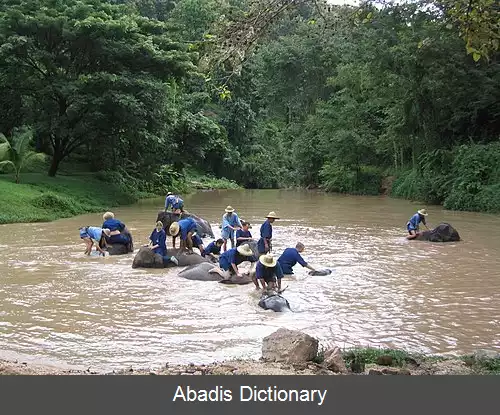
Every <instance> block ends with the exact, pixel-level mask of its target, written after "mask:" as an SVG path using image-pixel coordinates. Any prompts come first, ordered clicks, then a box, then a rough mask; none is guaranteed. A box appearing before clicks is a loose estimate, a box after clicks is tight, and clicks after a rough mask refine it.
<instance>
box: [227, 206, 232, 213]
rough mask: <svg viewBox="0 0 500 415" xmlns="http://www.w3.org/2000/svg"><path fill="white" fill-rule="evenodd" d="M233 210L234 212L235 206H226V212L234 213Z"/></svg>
mask: <svg viewBox="0 0 500 415" xmlns="http://www.w3.org/2000/svg"><path fill="white" fill-rule="evenodd" d="M232 212H234V208H233V207H232V206H228V207H227V208H226V213H232Z"/></svg>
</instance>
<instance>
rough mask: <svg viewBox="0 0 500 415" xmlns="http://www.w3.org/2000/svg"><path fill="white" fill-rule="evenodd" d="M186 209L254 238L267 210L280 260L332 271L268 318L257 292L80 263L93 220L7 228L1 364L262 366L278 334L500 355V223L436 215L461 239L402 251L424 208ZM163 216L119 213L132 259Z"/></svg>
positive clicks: (114, 261)
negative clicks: (265, 342)
mask: <svg viewBox="0 0 500 415" xmlns="http://www.w3.org/2000/svg"><path fill="white" fill-rule="evenodd" d="M185 204H186V208H187V209H188V210H189V211H191V212H193V213H196V214H198V215H199V216H202V217H204V218H206V219H207V220H209V221H210V222H211V223H212V224H213V229H214V232H215V234H216V237H217V236H219V235H220V230H219V227H218V225H219V223H220V217H221V215H222V213H223V210H224V208H225V207H226V205H228V204H230V205H232V206H233V207H235V208H236V209H237V212H238V214H239V215H240V217H241V218H242V219H245V220H249V221H250V222H251V223H252V225H253V229H252V233H253V235H254V236H258V234H259V225H260V224H261V223H262V222H263V220H264V216H265V215H266V214H267V213H268V212H269V211H271V210H274V211H276V212H278V213H279V214H280V215H281V218H282V219H281V220H279V221H277V222H275V225H274V235H273V236H274V237H273V240H274V244H273V245H274V251H275V253H276V254H279V253H281V252H282V251H283V249H284V248H286V247H287V246H294V245H295V243H296V242H297V241H299V240H300V241H302V242H303V243H304V244H305V245H306V251H305V252H304V253H303V256H304V257H305V259H306V260H308V261H309V262H311V263H312V264H319V265H321V266H325V267H330V268H332V269H333V270H334V272H333V273H332V275H330V276H324V277H310V276H308V275H307V271H308V270H307V269H305V268H302V267H300V265H297V266H296V267H295V274H296V276H295V277H294V279H293V280H292V279H289V280H286V281H284V286H287V285H288V288H287V290H286V291H285V296H286V297H287V299H288V300H289V302H290V304H291V307H292V309H293V311H294V312H293V313H274V312H272V311H264V310H262V309H260V308H259V307H258V306H257V302H258V295H257V293H256V292H255V289H254V287H253V285H247V286H227V285H222V284H218V283H216V282H199V281H188V280H184V279H182V278H180V277H177V275H176V274H177V272H178V271H179V269H178V268H173V269H169V270H168V271H167V270H162V269H160V270H147V269H135V270H134V269H132V268H131V264H132V260H133V255H132V254H130V255H126V256H120V257H109V256H107V257H105V258H102V257H90V258H89V257H85V256H84V255H83V251H84V245H83V243H82V242H81V240H80V239H79V235H78V228H79V227H80V226H84V225H94V226H99V225H100V224H101V223H102V220H101V214H90V215H85V216H78V217H74V218H70V219H63V220H58V221H55V222H51V223H35V224H10V225H1V226H0V248H1V250H2V255H1V256H0V304H1V307H0V357H4V358H11V359H12V358H22V359H24V360H26V361H37V362H44V363H47V364H55V365H59V366H70V367H85V368H87V367H89V366H91V367H93V368H100V369H103V370H111V369H117V368H123V367H126V366H128V365H134V366H135V367H138V366H140V367H147V366H155V365H160V364H164V363H165V362H171V363H189V362H194V363H208V362H212V361H220V360H226V359H230V358H258V357H260V350H261V341H262V338H263V337H264V336H266V335H268V334H270V333H272V332H273V331H275V330H276V329H277V328H279V327H286V328H290V329H297V330H303V331H305V332H307V333H308V334H311V335H313V336H316V337H317V338H319V339H320V341H322V344H323V345H333V344H335V345H338V346H340V347H353V346H375V347H378V346H380V347H393V348H404V349H407V350H410V351H414V352H423V353H437V354H443V355H446V354H452V355H458V354H464V353H469V352H473V351H475V350H477V349H481V348H486V349H499V348H500V255H499V247H500V217H498V216H494V215H486V214H476V213H464V212H450V211H445V210H442V208H440V207H433V206H430V207H428V211H429V213H430V215H429V217H428V221H429V223H430V224H431V225H437V224H438V223H439V222H442V221H445V222H449V223H451V224H452V225H453V226H454V227H455V228H456V229H457V230H458V231H459V233H460V235H461V237H462V239H463V241H461V242H459V243H450V244H431V243H428V242H417V241H412V242H409V241H407V240H406V239H405V235H406V231H405V224H406V221H407V220H408V219H409V217H410V216H411V215H412V214H413V213H414V212H415V211H416V210H417V209H418V208H419V205H416V204H414V203H410V202H408V201H403V200H395V199H390V198H384V197H356V196H342V195H325V194H319V193H315V192H307V191H287V190H255V191H253V190H242V191H241V190H228V191H214V192H198V193H195V194H193V195H191V196H189V197H186V198H185ZM162 205H163V199H158V200H147V201H143V202H141V203H138V204H136V205H133V206H129V207H121V208H117V209H114V212H115V215H116V217H118V218H119V219H121V220H123V221H124V222H125V223H126V224H127V225H128V227H129V229H130V230H131V232H132V233H133V235H134V237H135V245H136V250H137V249H138V248H139V245H140V244H142V243H147V238H148V236H149V234H150V232H151V230H152V229H153V227H154V223H155V219H156V214H157V212H158V210H159V209H161V207H162ZM206 242H207V243H208V240H207V241H206Z"/></svg>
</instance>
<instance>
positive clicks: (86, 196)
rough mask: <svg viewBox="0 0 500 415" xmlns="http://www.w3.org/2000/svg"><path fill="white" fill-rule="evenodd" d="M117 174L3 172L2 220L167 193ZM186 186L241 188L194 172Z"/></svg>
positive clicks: (95, 208)
mask: <svg viewBox="0 0 500 415" xmlns="http://www.w3.org/2000/svg"><path fill="white" fill-rule="evenodd" d="M115 176H116V175H115V174H108V173H86V172H84V171H80V172H77V173H73V174H60V175H58V176H56V177H48V176H47V174H46V173H45V172H43V173H42V172H30V173H23V174H22V176H21V183H19V184H16V183H15V182H14V178H13V176H12V175H11V174H1V175H0V224H4V223H19V222H48V221H52V220H56V219H61V218H68V217H72V216H76V215H80V214H85V213H94V212H103V211H106V210H109V209H111V208H113V207H116V206H122V205H129V204H132V203H135V202H137V201H138V200H139V199H143V198H148V197H156V196H165V195H164V194H159V193H160V192H158V194H156V192H153V193H152V192H141V191H139V190H137V186H134V183H130V184H129V185H127V183H126V182H125V181H124V180H120V179H119V178H118V177H115ZM183 187H184V188H183V194H186V193H188V192H191V191H194V190H196V189H236V188H239V186H238V185H237V184H236V183H234V182H232V181H229V180H226V179H218V178H214V177H211V176H203V175H201V174H196V173H193V172H191V173H190V174H189V175H188V176H187V179H186V183H185V186H183ZM173 190H176V189H173Z"/></svg>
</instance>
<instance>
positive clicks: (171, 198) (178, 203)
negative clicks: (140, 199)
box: [165, 192, 184, 214]
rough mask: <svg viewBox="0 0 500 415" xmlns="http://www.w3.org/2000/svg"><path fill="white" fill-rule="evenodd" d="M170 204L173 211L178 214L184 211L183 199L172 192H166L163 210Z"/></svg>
mask: <svg viewBox="0 0 500 415" xmlns="http://www.w3.org/2000/svg"><path fill="white" fill-rule="evenodd" d="M170 206H172V212H173V213H177V214H179V213H182V212H184V200H182V199H181V198H180V197H179V196H177V195H174V194H173V193H172V192H168V193H167V197H166V198H165V212H166V211H167V210H168V208H169V207H170Z"/></svg>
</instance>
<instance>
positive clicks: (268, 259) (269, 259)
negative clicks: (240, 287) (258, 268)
mask: <svg viewBox="0 0 500 415" xmlns="http://www.w3.org/2000/svg"><path fill="white" fill-rule="evenodd" d="M259 262H260V263H261V264H262V265H264V266H265V267H268V268H272V267H275V266H276V264H277V263H278V261H277V260H276V258H274V257H273V256H272V255H262V256H261V257H260V258H259Z"/></svg>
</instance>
